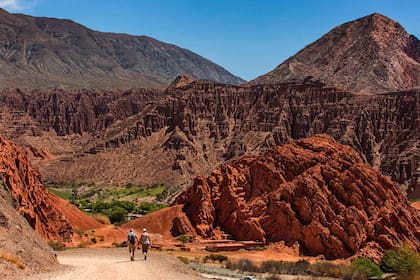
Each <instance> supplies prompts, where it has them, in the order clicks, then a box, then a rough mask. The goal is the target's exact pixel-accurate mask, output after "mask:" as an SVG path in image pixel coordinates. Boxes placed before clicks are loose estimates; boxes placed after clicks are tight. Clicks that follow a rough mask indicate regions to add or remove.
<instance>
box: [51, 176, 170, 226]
mask: <svg viewBox="0 0 420 280" xmlns="http://www.w3.org/2000/svg"><path fill="white" fill-rule="evenodd" d="M46 185H47V187H48V190H49V191H50V192H51V193H53V194H55V195H57V196H59V197H61V198H63V199H66V200H68V201H70V202H71V203H73V204H74V205H76V206H77V207H78V208H79V209H81V210H83V211H85V212H89V213H91V214H93V215H95V214H103V215H105V216H107V217H108V218H109V219H110V221H111V222H112V223H116V224H118V223H122V222H125V221H126V220H127V214H128V213H135V214H140V215H146V214H148V213H151V212H153V211H157V210H160V209H162V208H165V207H167V206H168V205H167V204H166V203H164V201H165V199H166V198H168V197H169V196H170V195H171V194H172V191H171V190H170V189H169V188H168V187H166V186H165V185H163V184H154V185H151V186H136V185H132V184H126V185H108V186H106V185H95V184H60V183H54V182H46Z"/></svg>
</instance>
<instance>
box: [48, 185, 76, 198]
mask: <svg viewBox="0 0 420 280" xmlns="http://www.w3.org/2000/svg"><path fill="white" fill-rule="evenodd" d="M48 191H49V192H50V193H53V194H55V195H56V196H58V197H61V198H62V199H65V200H70V198H71V192H69V191H62V190H58V189H55V188H51V187H49V188H48Z"/></svg>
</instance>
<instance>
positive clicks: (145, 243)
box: [140, 228, 151, 260]
mask: <svg viewBox="0 0 420 280" xmlns="http://www.w3.org/2000/svg"><path fill="white" fill-rule="evenodd" d="M140 243H141V248H142V250H143V255H144V260H146V259H147V251H149V247H150V243H151V242H150V235H149V233H148V232H147V230H146V229H145V228H144V229H143V233H142V234H141V237H140Z"/></svg>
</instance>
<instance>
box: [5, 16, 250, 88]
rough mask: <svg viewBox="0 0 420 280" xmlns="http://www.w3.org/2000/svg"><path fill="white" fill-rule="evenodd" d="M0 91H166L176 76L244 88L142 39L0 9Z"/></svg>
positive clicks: (204, 64)
mask: <svg viewBox="0 0 420 280" xmlns="http://www.w3.org/2000/svg"><path fill="white" fill-rule="evenodd" d="M0 68H1V69H2V71H1V73H0V85H1V86H0V87H1V88H6V87H9V88H10V87H29V88H53V87H65V88H83V87H96V88H108V89H109V88H111V89H118V88H125V89H127V88H130V87H158V88H162V87H163V88H164V87H166V86H167V85H168V84H169V83H170V82H171V81H172V80H173V79H174V78H175V77H176V76H177V75H182V74H186V75H191V76H194V77H196V78H200V79H209V80H214V81H219V82H224V83H232V84H239V83H243V82H244V80H242V79H241V78H239V77H236V76H234V75H232V74H231V73H229V72H228V71H226V70H225V69H224V68H222V67H220V66H219V65H216V64H214V63H212V62H211V61H209V60H207V59H205V58H203V57H201V56H199V55H197V54H195V53H193V52H191V51H189V50H186V49H183V48H180V47H177V46H175V45H171V44H167V43H163V42H160V41H158V40H155V39H153V38H150V37H146V36H130V35H127V34H115V33H102V32H98V31H94V30H91V29H88V28H86V27H84V26H82V25H80V24H78V23H76V22H73V21H71V20H65V19H55V18H46V17H32V16H27V15H23V14H10V13H7V12H6V11H5V10H2V9H0Z"/></svg>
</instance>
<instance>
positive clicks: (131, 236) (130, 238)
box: [128, 234, 136, 244]
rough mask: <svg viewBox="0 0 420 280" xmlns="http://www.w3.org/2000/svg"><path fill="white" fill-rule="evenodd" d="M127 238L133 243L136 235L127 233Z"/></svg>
mask: <svg viewBox="0 0 420 280" xmlns="http://www.w3.org/2000/svg"><path fill="white" fill-rule="evenodd" d="M128 240H129V241H130V244H135V243H136V236H135V235H134V234H129V235H128Z"/></svg>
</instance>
